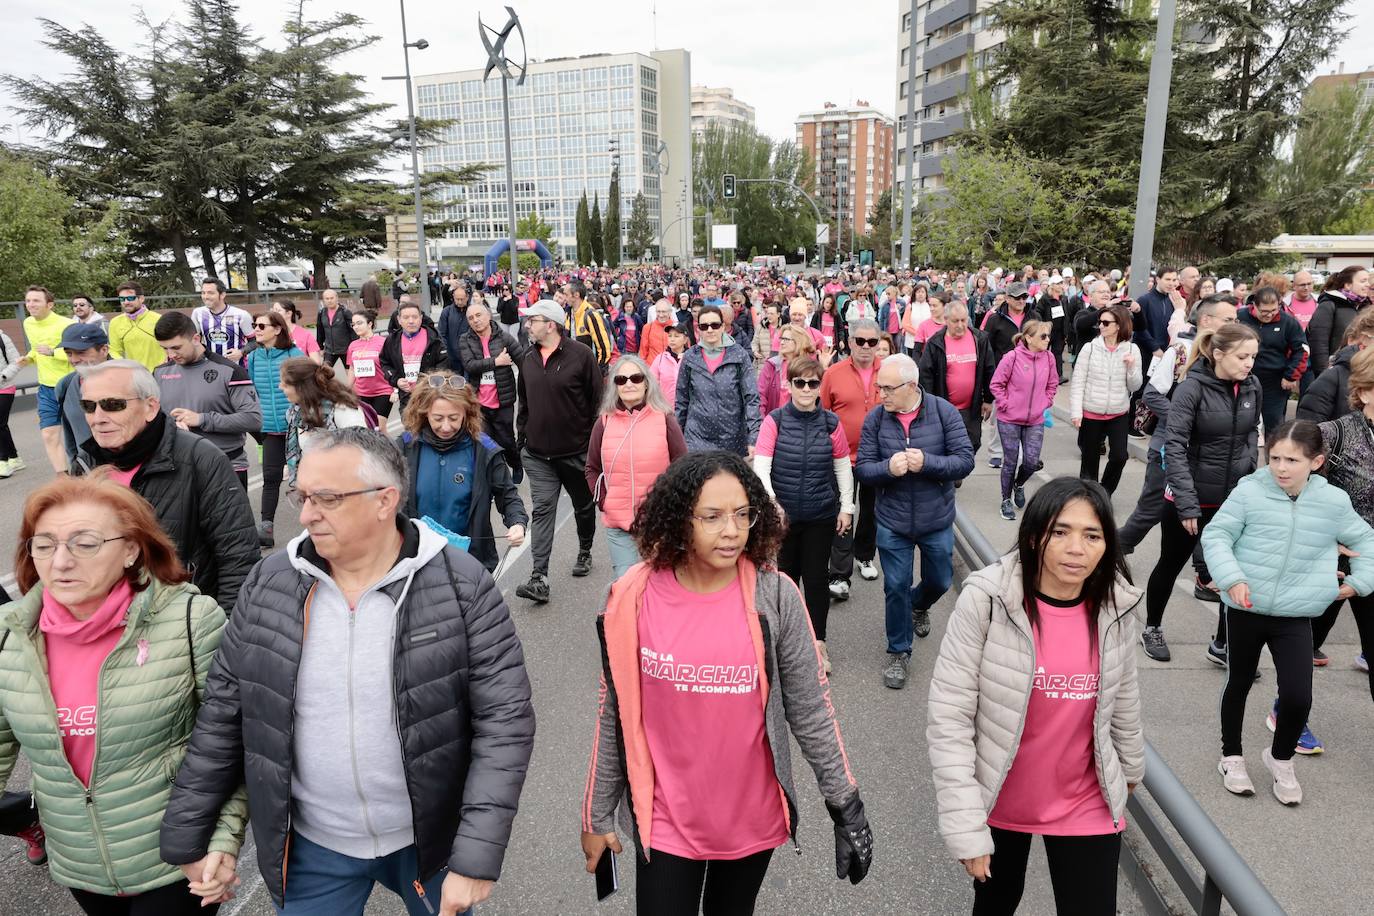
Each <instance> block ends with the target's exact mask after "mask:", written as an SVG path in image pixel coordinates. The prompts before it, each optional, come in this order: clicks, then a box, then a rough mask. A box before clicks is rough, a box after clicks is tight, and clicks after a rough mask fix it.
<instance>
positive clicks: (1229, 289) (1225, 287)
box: [1217, 277, 1236, 293]
mask: <svg viewBox="0 0 1374 916" xmlns="http://www.w3.org/2000/svg"><path fill="white" fill-rule="evenodd" d="M1235 291H1236V284H1235V283H1234V282H1233V281H1232V280H1231V278H1230V277H1222V278H1221V279H1220V280H1218V281H1217V292H1219V293H1233V292H1235Z"/></svg>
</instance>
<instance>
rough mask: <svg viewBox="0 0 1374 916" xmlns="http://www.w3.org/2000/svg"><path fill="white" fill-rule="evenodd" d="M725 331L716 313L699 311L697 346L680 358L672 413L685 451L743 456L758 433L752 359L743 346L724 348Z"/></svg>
mask: <svg viewBox="0 0 1374 916" xmlns="http://www.w3.org/2000/svg"><path fill="white" fill-rule="evenodd" d="M724 327H725V320H724V318H722V317H721V311H720V309H719V308H717V307H716V306H714V305H704V306H702V308H701V312H700V313H699V314H698V315H697V330H698V331H699V332H700V334H701V343H699V344H697V345H696V346H694V347H692V348H691V349H690V350H688V351H687V355H686V356H684V357H683V358H682V364H681V366H680V367H679V369H678V374H677V400H676V403H675V404H674V410H675V411H676V412H677V422H678V425H680V426H681V427H682V434H683V436H684V437H685V438H686V440H687V448H688V450H689V451H698V452H700V451H710V450H713V449H724V450H725V451H727V452H734V453H735V454H737V455H744V454H746V453H748V452H750V450H752V449H753V447H754V439H756V438H757V437H758V434H759V390H758V386H757V384H756V383H755V381H754V364H753V360H751V359H750V358H749V354H748V353H746V352H745V350H744V348H743V347H730V346H726V345H725V342H724V340H723V339H722V338H723V336H724Z"/></svg>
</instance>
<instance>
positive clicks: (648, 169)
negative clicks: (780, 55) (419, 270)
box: [415, 50, 692, 263]
mask: <svg viewBox="0 0 1374 916" xmlns="http://www.w3.org/2000/svg"><path fill="white" fill-rule="evenodd" d="M690 92H691V56H690V55H689V54H688V52H686V51H684V50H670V51H655V52H654V53H653V54H636V53H631V54H590V55H584V56H582V57H575V58H560V59H556V60H545V61H531V62H530V64H529V71H528V75H527V77H526V79H525V83H524V85H523V86H520V87H518V88H517V87H515V86H514V85H512V86H511V98H510V107H511V147H512V148H511V154H512V161H513V166H512V168H513V171H514V176H513V177H514V182H515V209H516V216H517V218H524V217H526V216H528V215H529V213H530V211H531V210H537V211H538V212H539V215H540V216H541V217H542V218H543V220H544V221H545V222H547V223H549V224H550V225H552V226H553V244H551V245H550V248H551V249H552V250H553V254H554V255H555V257H561V258H563V259H565V260H573V259H575V257H576V252H577V239H576V223H577V220H576V216H577V203H578V201H579V200H580V199H581V197H582V194H583V192H586V194H587V201H588V206H590V205H591V201H592V199H593V196H594V195H595V197H596V198H598V199H599V200H600V203H601V212H602V216H603V219H604V216H605V213H606V211H607V192H608V191H609V188H610V182H611V142H610V141H612V140H615V141H618V144H619V154H620V193H621V207H620V225H621V231H622V233H623V232H624V231H625V228H626V226H627V225H628V223H629V218H630V207H631V205H632V203H633V201H634V198H635V195H636V194H637V193H639V192H640V191H643V192H644V195H645V198H646V200H647V202H648V205H649V212H650V219H651V220H652V221H653V223H654V226H655V235H656V236H657V234H658V232H659V230H660V227H661V228H662V229H664V230H666V235H665V237H664V238H663V251H664V255H665V257H667V258H669V259H672V258H683V257H686V258H690V252H691V239H692V235H691V220H690V219H681V217H682V216H684V215H688V214H690V213H691V203H692V200H691V188H692V140H691V109H690V106H691V95H690ZM415 96H416V99H415V101H416V107H417V114H418V115H419V116H420V117H424V118H441V119H451V120H453V121H454V122H456V123H454V124H453V125H451V126H449V127H448V128H446V129H445V130H444V131H443V135H442V137H441V138H440V140H439V141H438V142H437V143H434V144H431V145H428V146H426V147H425V148H424V149H423V150H422V155H421V168H422V169H423V170H425V171H436V170H441V169H446V168H453V167H456V166H462V165H470V164H474V163H488V164H491V165H492V166H494V167H493V168H492V169H491V170H490V171H489V172H487V173H486V175H485V176H484V177H483V178H482V179H481V180H480V181H477V182H475V183H473V184H470V185H467V186H459V187H449V188H446V189H445V191H444V197H445V200H446V201H447V202H448V203H447V206H446V208H445V212H444V214H443V217H444V219H446V220H454V221H457V220H462V221H463V225H462V227H461V228H459V229H455V230H449V231H448V232H446V233H444V234H443V236H442V237H441V238H437V239H433V240H430V241H429V245H428V247H429V250H430V256H431V258H433V259H438V260H444V261H447V262H450V263H468V262H470V261H472V260H475V259H477V258H480V257H481V256H482V255H483V254H485V253H486V251H487V249H488V248H490V247H491V245H492V244H493V243H495V242H496V241H499V240H501V239H504V238H506V237H507V223H508V221H507V206H506V174H505V171H506V170H505V161H506V160H505V154H506V153H505V134H504V127H503V123H502V116H501V81H500V75H499V74H497V73H493V75H492V77H491V78H490V79H488V80H487V81H485V82H483V80H482V71H481V70H480V69H478V70H465V71H461V72H456V73H435V74H429V75H426V76H417V77H415ZM660 143H662V144H664V147H665V148H664V149H663V154H662V156H661V157H660V156H659V155H658V153H659V150H660ZM661 170H662V174H660V172H661ZM660 192H661V193H660ZM660 205H661V210H660ZM637 256H638V252H635V253H631V252H626V257H627V258H635V257H637Z"/></svg>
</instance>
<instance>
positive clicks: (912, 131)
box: [894, 0, 918, 267]
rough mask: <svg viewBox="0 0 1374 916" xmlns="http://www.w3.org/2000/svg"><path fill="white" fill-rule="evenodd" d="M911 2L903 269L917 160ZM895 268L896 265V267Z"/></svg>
mask: <svg viewBox="0 0 1374 916" xmlns="http://www.w3.org/2000/svg"><path fill="white" fill-rule="evenodd" d="M917 2H918V0H911V12H910V13H909V15H910V17H911V22H910V24H909V25H908V26H907V51H906V162H904V163H903V164H902V176H903V177H902V267H909V266H910V265H911V181H912V177H911V167H912V162H913V160H915V158H916V7H917ZM894 266H895V265H894Z"/></svg>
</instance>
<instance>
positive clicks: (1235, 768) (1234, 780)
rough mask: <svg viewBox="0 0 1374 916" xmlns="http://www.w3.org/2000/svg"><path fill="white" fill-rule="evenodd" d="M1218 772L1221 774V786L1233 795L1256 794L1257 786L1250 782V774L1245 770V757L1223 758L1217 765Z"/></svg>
mask: <svg viewBox="0 0 1374 916" xmlns="http://www.w3.org/2000/svg"><path fill="white" fill-rule="evenodd" d="M1217 772H1218V773H1220V774H1221V784H1222V785H1223V786H1225V787H1226V791H1227V792H1230V793H1231V794H1232V795H1254V794H1255V784H1254V783H1253V782H1251V781H1250V774H1249V773H1247V772H1246V770H1245V758H1244V757H1241V756H1239V755H1237V756H1235V757H1223V758H1221V760H1220V761H1218V763H1217Z"/></svg>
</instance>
